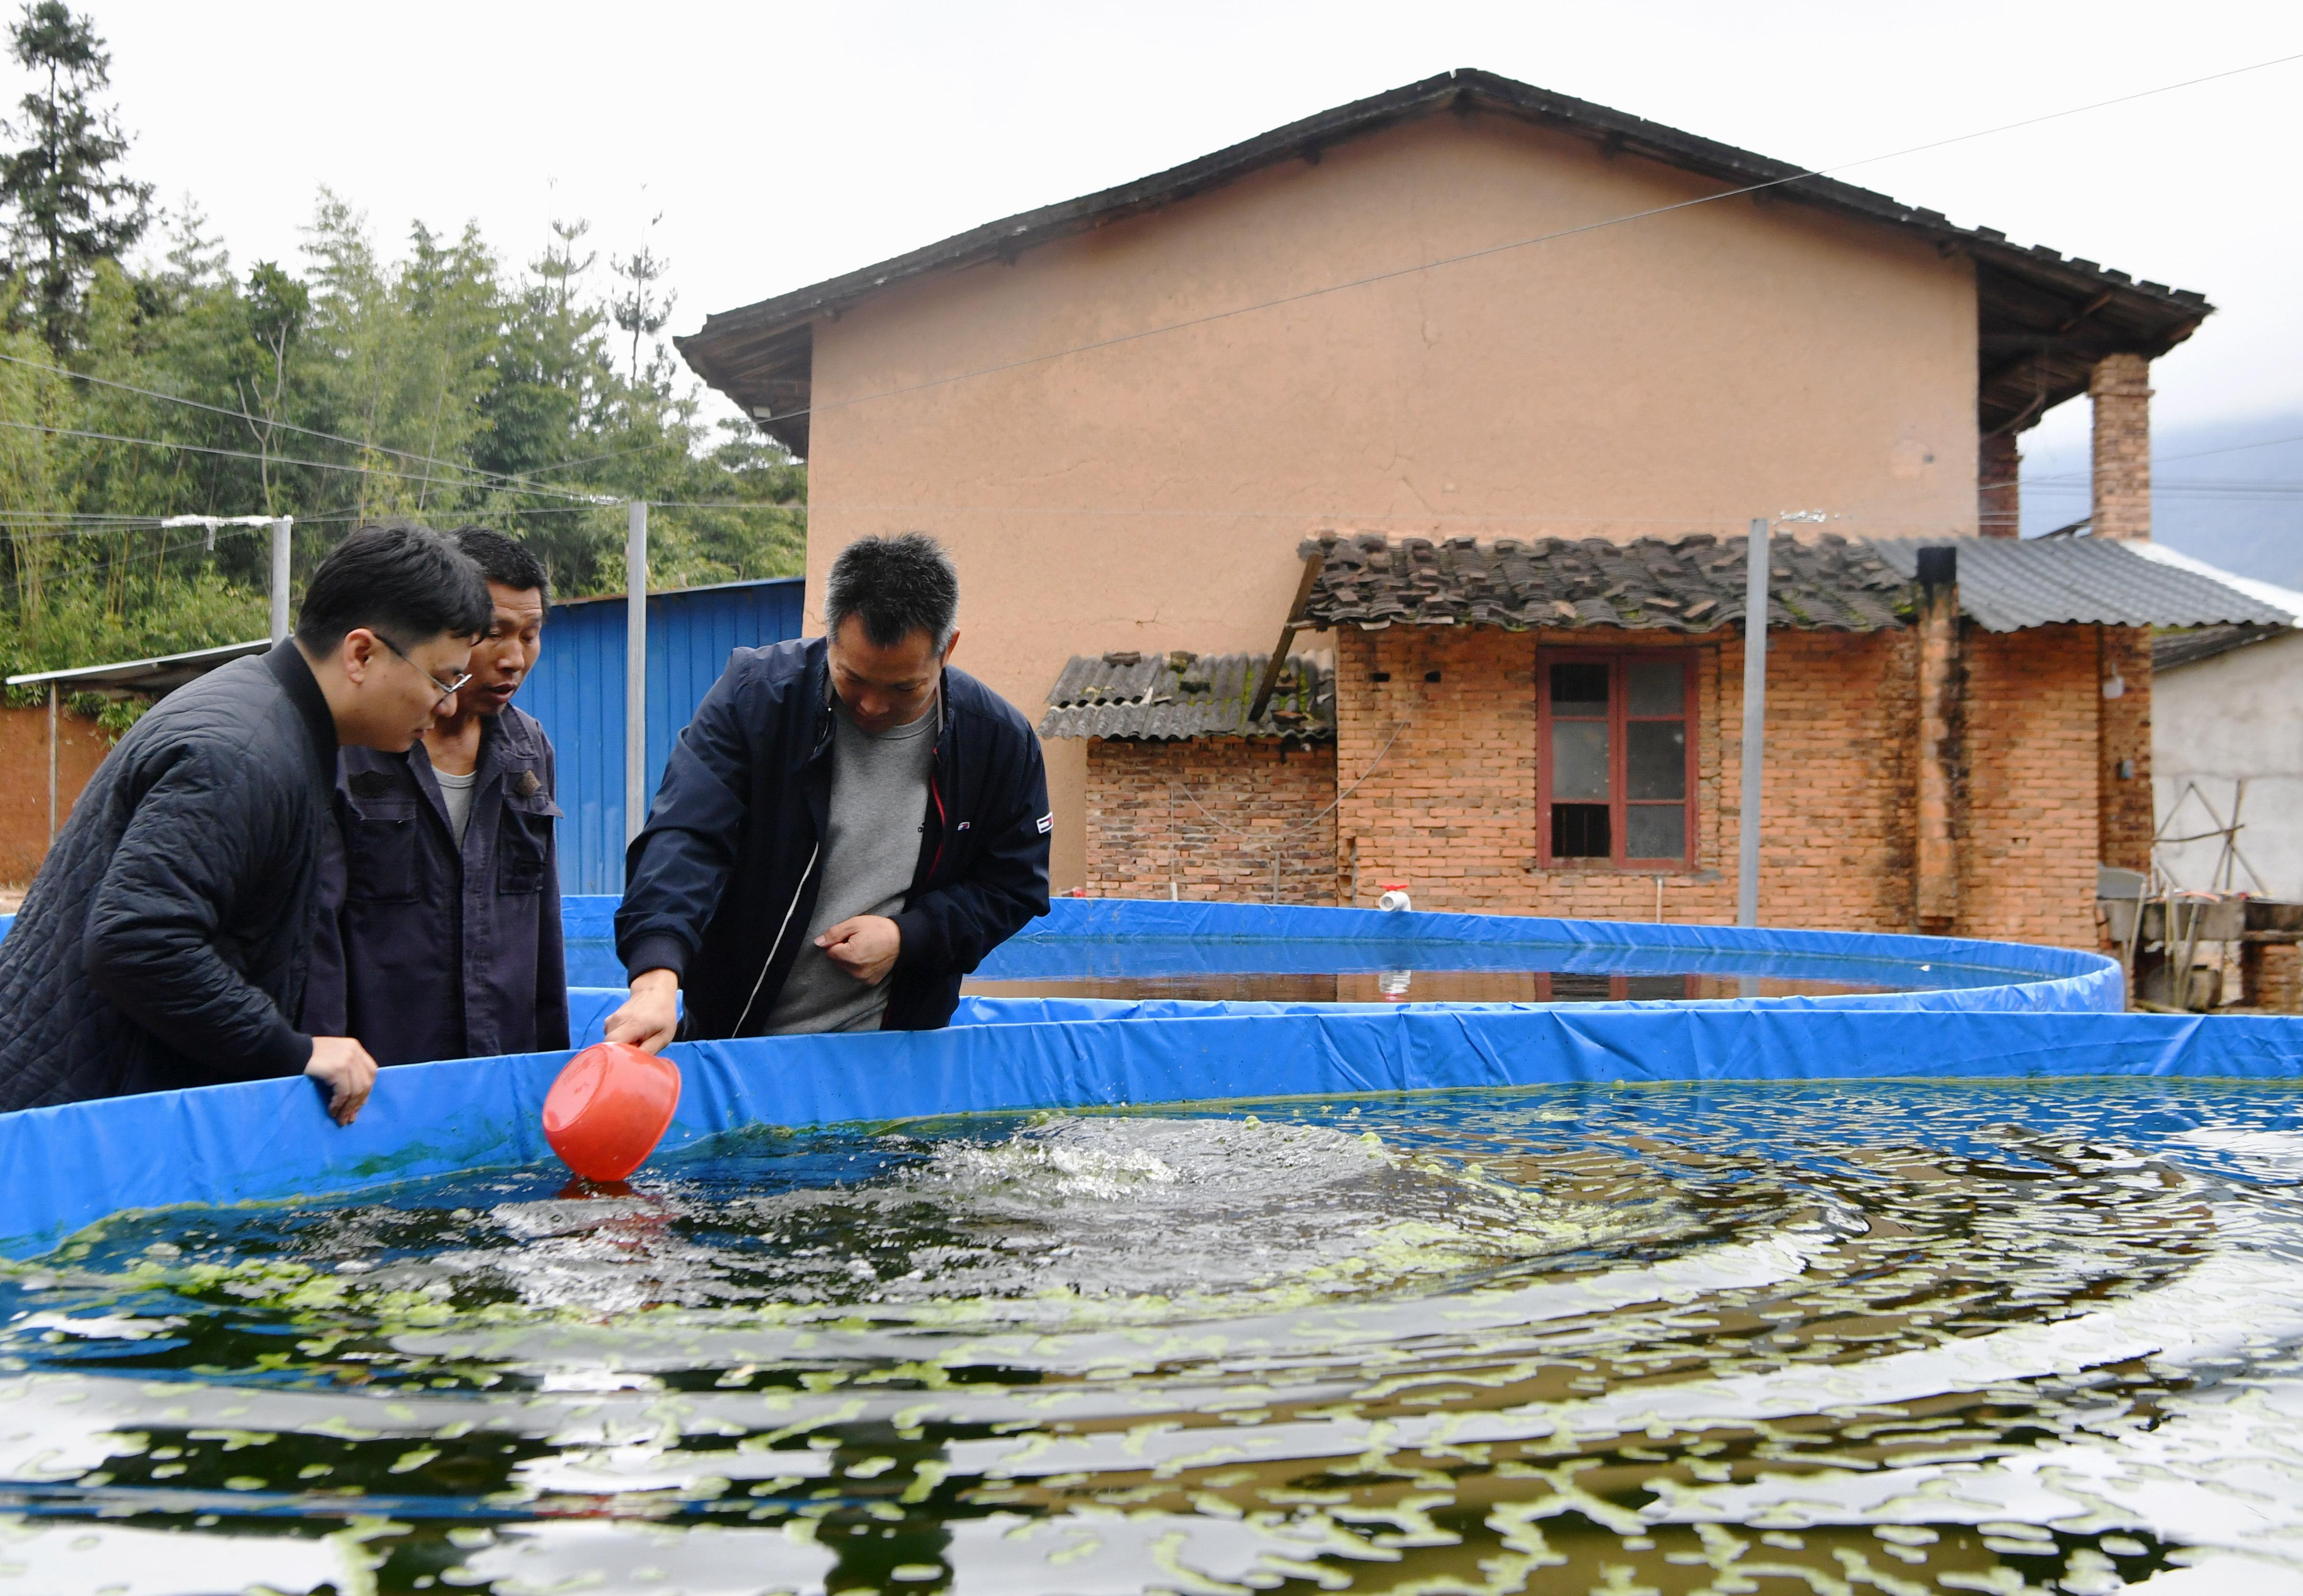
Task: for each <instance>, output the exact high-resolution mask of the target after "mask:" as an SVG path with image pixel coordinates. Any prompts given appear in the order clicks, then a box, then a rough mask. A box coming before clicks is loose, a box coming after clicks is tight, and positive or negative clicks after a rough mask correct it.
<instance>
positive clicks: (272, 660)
mask: <svg viewBox="0 0 2303 1596" xmlns="http://www.w3.org/2000/svg"><path fill="white" fill-rule="evenodd" d="M264 665H265V669H266V670H268V671H271V672H272V674H273V676H274V679H275V680H278V682H279V683H280V686H281V688H282V690H283V691H284V692H285V693H286V694H287V695H288V701H289V702H290V703H291V704H293V705H295V706H296V713H297V714H298V715H299V716H300V717H301V718H302V720H303V722H304V731H305V735H306V736H307V737H308V738H309V739H310V740H311V745H312V768H313V769H314V770H315V771H316V772H318V773H319V777H320V784H321V785H322V786H324V787H333V786H334V785H335V784H336V717H335V716H334V715H333V714H331V713H330V712H329V709H328V699H327V695H326V694H325V693H323V692H321V691H320V682H319V679H318V678H317V677H316V676H314V675H313V674H312V667H311V665H310V663H308V661H307V660H306V659H305V658H304V651H303V650H302V649H300V648H299V647H297V646H296V639H295V638H282V639H281V640H280V641H279V642H277V643H275V644H274V645H273V646H272V652H271V653H269V654H266V655H265V656H264Z"/></svg>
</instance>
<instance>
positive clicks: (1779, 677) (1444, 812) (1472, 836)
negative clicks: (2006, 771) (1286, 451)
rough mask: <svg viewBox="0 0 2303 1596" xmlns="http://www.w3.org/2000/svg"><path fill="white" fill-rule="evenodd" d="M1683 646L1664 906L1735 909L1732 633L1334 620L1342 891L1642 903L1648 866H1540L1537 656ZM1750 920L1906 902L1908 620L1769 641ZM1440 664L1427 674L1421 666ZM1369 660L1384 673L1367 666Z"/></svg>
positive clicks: (1738, 685)
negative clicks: (1687, 636) (1352, 624)
mask: <svg viewBox="0 0 2303 1596" xmlns="http://www.w3.org/2000/svg"><path fill="white" fill-rule="evenodd" d="M1542 646H1559V647H1579V648H1594V647H1624V648H1671V647H1679V648H1684V647H1689V646H1693V647H1695V648H1696V650H1697V661H1698V663H1697V689H1696V710H1697V723H1696V728H1695V736H1696V770H1697V775H1696V788H1695V794H1694V798H1695V802H1696V805H1697V810H1696V828H1697V849H1696V857H1695V858H1694V859H1693V860H1691V862H1690V866H1689V867H1688V868H1687V869H1685V870H1683V871H1681V872H1678V873H1675V874H1666V875H1665V876H1663V877H1662V878H1661V884H1662V892H1661V906H1662V907H1661V915H1662V917H1663V918H1664V919H1665V920H1666V921H1699V922H1708V923H1713V924H1718V923H1724V922H1727V921H1732V920H1733V919H1734V914H1735V881H1734V873H1735V849H1736V838H1737V831H1736V825H1737V822H1738V818H1739V815H1740V810H1741V783H1742V743H1741V737H1742V730H1741V727H1742V668H1743V649H1742V639H1741V638H1727V639H1725V640H1724V641H1721V642H1717V643H1708V642H1707V643H1695V644H1690V643H1689V642H1687V641H1686V640H1684V639H1680V638H1672V637H1669V636H1666V635H1661V634H1656V633H1640V632H1626V631H1612V630H1607V631H1602V630H1590V629H1587V630H1579V631H1575V632H1556V633H1510V632H1502V631H1491V630H1487V629H1459V628H1453V627H1451V628H1448V629H1446V630H1444V631H1442V630H1438V629H1430V630H1421V629H1405V628H1394V629H1390V630H1388V631H1382V632H1342V633H1338V634H1337V645H1336V658H1337V692H1336V707H1337V727H1336V730H1337V771H1338V773H1339V777H1340V780H1341V781H1343V782H1345V783H1346V784H1347V785H1348V784H1349V783H1350V782H1352V781H1354V780H1357V779H1358V778H1360V777H1361V776H1362V773H1367V772H1368V771H1369V769H1370V766H1371V764H1373V763H1374V761H1375V758H1376V756H1377V754H1378V752H1379V750H1381V749H1382V748H1383V747H1384V746H1385V744H1386V742H1387V741H1388V740H1389V739H1391V738H1392V736H1393V733H1394V730H1395V729H1396V728H1403V727H1404V729H1401V730H1398V733H1397V741H1396V743H1394V744H1393V745H1392V747H1391V750H1390V752H1389V753H1388V755H1386V756H1385V757H1384V760H1383V763H1382V764H1380V765H1376V766H1375V768H1374V771H1373V773H1372V774H1368V775H1367V776H1366V779H1365V780H1364V781H1362V783H1361V785H1360V787H1359V788H1358V790H1356V791H1354V793H1352V794H1351V795H1350V796H1349V797H1348V798H1346V799H1345V800H1344V802H1343V804H1342V805H1341V806H1340V808H1339V813H1338V825H1337V849H1338V853H1337V884H1338V897H1339V899H1341V898H1342V897H1343V896H1344V895H1346V894H1347V893H1348V892H1349V890H1350V883H1351V879H1352V873H1353V868H1354V857H1356V862H1357V873H1358V879H1359V883H1360V885H1359V895H1358V899H1357V901H1358V902H1360V903H1362V904H1367V903H1371V902H1373V901H1374V898H1375V894H1376V892H1377V891H1379V888H1380V883H1381V882H1386V881H1395V880H1399V881H1405V882H1407V883H1408V886H1409V890H1410V891H1411V892H1412V893H1413V896H1414V899H1415V903H1416V907H1417V908H1436V909H1489V910H1500V911H1505V912H1509V913H1518V914H1545V915H1559V916H1588V917H1591V918H1597V919H1637V920H1652V919H1654V918H1656V917H1657V914H1658V891H1657V885H1658V878H1657V877H1656V876H1655V875H1654V874H1649V873H1646V872H1639V873H1628V872H1623V871H1617V870H1614V869H1610V868H1607V867H1597V868H1591V867H1583V868H1555V869H1552V870H1548V871H1545V870H1540V869H1539V868H1537V865H1536V858H1537V855H1536V829H1535V828H1536V785H1535V709H1534V702H1535V662H1536V654H1537V650H1538V649H1539V648H1540V647H1542ZM1769 655H1770V657H1769V663H1768V672H1767V675H1768V699H1767V703H1768V723H1769V731H1770V735H1769V739H1768V752H1767V788H1766V804H1767V821H1766V832H1765V836H1764V838H1763V840H1762V845H1761V848H1760V917H1761V919H1762V920H1763V921H1764V922H1766V923H1767V924H1769V925H1814V926H1826V927H1833V928H1838V929H1845V930H1878V931H1887V930H1893V931H1901V930H1904V929H1906V928H1907V927H1908V925H1909V924H1910V920H1911V896H1912V883H1911V868H1912V848H1911V791H1912V785H1913V781H1914V775H1913V764H1912V730H1913V725H1914V722H1915V718H1916V715H1917V700H1916V698H1915V697H1914V694H1915V687H1914V681H1913V675H1912V671H1913V664H1914V660H1913V656H1912V654H1911V641H1910V639H1909V638H1908V636H1907V635H1906V634H1904V633H1902V632H1900V631H1897V632H1885V633H1873V634H1869V635H1854V634H1848V633H1837V632H1785V633H1778V634H1776V636H1775V637H1773V638H1770V639H1769ZM1378 671H1388V673H1389V675H1390V680H1389V681H1388V682H1378V681H1375V680H1373V677H1374V675H1375V673H1376V672H1378ZM1432 671H1438V674H1439V680H1438V681H1436V682H1432V681H1427V680H1425V678H1426V677H1427V675H1429V674H1430V672H1432Z"/></svg>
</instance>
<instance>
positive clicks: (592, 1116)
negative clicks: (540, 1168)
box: [544, 1042, 679, 1180]
mask: <svg viewBox="0 0 2303 1596" xmlns="http://www.w3.org/2000/svg"><path fill="white" fill-rule="evenodd" d="M678 1107H679V1065H677V1064H674V1063H673V1062H672V1061H671V1060H669V1059H659V1058H657V1057H656V1056H655V1055H654V1054H653V1053H644V1052H642V1051H640V1050H639V1049H637V1048H636V1047H632V1046H629V1045H628V1044H627V1043H621V1042H603V1043H597V1044H595V1045H594V1046H591V1047H587V1048H586V1049H585V1050H584V1051H582V1052H580V1053H578V1054H577V1055H576V1056H575V1057H574V1058H572V1059H570V1060H568V1067H567V1068H565V1069H562V1070H561V1072H560V1078H559V1079H558V1080H556V1081H554V1082H553V1083H552V1090H551V1091H550V1092H549V1093H547V1094H545V1095H544V1140H545V1141H547V1142H550V1143H551V1144H552V1150H553V1152H554V1153H558V1154H559V1155H560V1161H561V1162H562V1163H564V1164H566V1165H567V1166H568V1167H569V1169H571V1170H575V1171H576V1173H578V1175H581V1176H582V1177H583V1178H585V1179H586V1180H621V1179H622V1178H624V1177H625V1176H627V1175H628V1174H630V1173H631V1172H632V1171H633V1170H637V1169H638V1168H639V1167H640V1166H641V1165H642V1164H644V1163H645V1162H646V1161H647V1155H648V1154H649V1153H654V1151H655V1144H657V1143H658V1142H661V1141H662V1140H663V1133H664V1130H665V1128H666V1127H669V1126H670V1125H671V1111H672V1110H674V1109H676V1108H678Z"/></svg>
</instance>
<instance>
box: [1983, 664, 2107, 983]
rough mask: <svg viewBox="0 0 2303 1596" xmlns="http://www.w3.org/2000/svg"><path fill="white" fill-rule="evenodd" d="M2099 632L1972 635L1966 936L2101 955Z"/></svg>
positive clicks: (2101, 697) (2100, 701) (2100, 700)
mask: <svg viewBox="0 0 2303 1596" xmlns="http://www.w3.org/2000/svg"><path fill="white" fill-rule="evenodd" d="M2096 631H2097V629H2096V628H2095V627H2091V626H2043V627H2036V628H2033V629H2030V630H2028V631H2020V632H1987V631H1985V630H1983V629H1981V628H1979V627H1977V626H1975V625H1973V624H1972V623H1970V625H1969V626H1968V627H1967V628H1966V632H1965V637H1964V638H1963V646H1964V652H1965V654H1966V659H1967V725H1966V768H1967V806H1966V815H1965V820H1964V824H1963V826H1962V828H1961V829H1962V833H1963V834H1962V836H1961V842H1960V917H1959V932H1960V934H1961V935H1962V936H1979V937H1997V938H2004V939H2006V940H2009V941H2013V942H2054V943H2058V944H2060V945H2062V946H2065V947H2072V948H2092V947H2094V946H2095V945H2096V923H2095V865H2096V830H2097V819H2096V705H2099V704H2100V703H2102V702H2103V693H2102V688H2101V687H2100V686H2099V685H2098V680H2097V678H2096V653H2097V649H2098V647H2099V641H2098V638H2097V637H2096ZM2148 790H2149V789H2148V784H2147V783H2146V786H2145V791H2146V794H2147V795H2148Z"/></svg>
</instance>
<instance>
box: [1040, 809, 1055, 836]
mask: <svg viewBox="0 0 2303 1596" xmlns="http://www.w3.org/2000/svg"><path fill="white" fill-rule="evenodd" d="M1055 829H1056V816H1055V812H1054V811H1053V810H1050V811H1049V812H1048V813H1047V814H1045V815H1041V816H1040V835H1041V836H1042V837H1044V836H1046V835H1047V834H1048V833H1049V832H1052V831H1054V830H1055Z"/></svg>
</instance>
